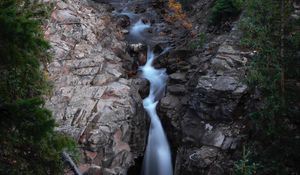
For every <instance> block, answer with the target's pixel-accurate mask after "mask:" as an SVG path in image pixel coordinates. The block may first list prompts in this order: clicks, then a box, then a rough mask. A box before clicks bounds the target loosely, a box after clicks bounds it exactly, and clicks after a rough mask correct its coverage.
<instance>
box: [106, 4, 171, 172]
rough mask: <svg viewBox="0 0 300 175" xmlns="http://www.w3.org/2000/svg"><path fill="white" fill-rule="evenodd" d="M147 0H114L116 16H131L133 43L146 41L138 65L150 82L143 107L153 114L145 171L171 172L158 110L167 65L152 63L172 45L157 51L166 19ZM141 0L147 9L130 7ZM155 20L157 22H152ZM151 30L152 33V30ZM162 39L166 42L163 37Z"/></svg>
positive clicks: (142, 76) (144, 162)
mask: <svg viewBox="0 0 300 175" xmlns="http://www.w3.org/2000/svg"><path fill="white" fill-rule="evenodd" d="M148 3H150V2H148V1H127V2H124V1H111V2H110V4H111V5H112V6H113V7H114V8H115V10H114V11H113V14H114V15H116V16H124V15H125V16H128V17H129V19H130V26H129V27H128V31H129V33H128V35H127V36H126V39H127V41H128V42H129V43H131V44H138V43H143V44H145V45H146V46H147V48H148V49H147V62H146V64H145V65H141V66H140V67H139V72H140V74H141V78H144V79H147V80H148V81H149V82H150V92H149V96H148V97H146V98H145V99H144V100H143V106H144V109H145V110H146V111H147V114H148V116H149V117H150V120H151V123H150V128H149V135H148V141H147V146H146V151H145V154H144V160H143V168H142V172H141V174H142V175H172V174H173V168H172V159H171V151H170V146H169V143H168V140H167V137H166V134H165V132H164V128H163V126H162V124H161V121H160V119H159V116H158V114H157V111H156V106H157V104H158V102H159V100H160V99H161V98H162V97H163V96H164V95H165V89H166V82H167V79H168V75H167V74H166V70H165V69H156V68H154V66H153V64H154V61H155V59H156V58H158V57H159V56H161V55H162V54H164V53H165V52H167V51H168V50H170V49H171V48H170V47H165V48H162V51H160V53H155V52H154V46H155V45H156V44H158V43H159V42H160V40H161V38H160V37H159V32H160V29H161V28H162V26H163V25H164V24H163V23H159V20H158V19H157V18H158V15H157V14H156V12H155V11H154V10H153V9H151V8H150V7H149V6H150V4H149V5H148ZM141 4H143V5H146V7H145V8H146V12H144V13H143V14H142V15H140V14H137V13H134V12H133V11H132V10H131V8H133V5H134V6H135V7H138V6H140V5H141ZM150 21H155V22H150ZM149 30H151V32H149ZM150 33H151V34H150ZM161 42H165V43H166V42H167V41H164V40H161Z"/></svg>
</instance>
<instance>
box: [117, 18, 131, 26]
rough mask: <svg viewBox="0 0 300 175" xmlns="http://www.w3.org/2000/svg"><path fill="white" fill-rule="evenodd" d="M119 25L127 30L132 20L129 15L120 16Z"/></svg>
mask: <svg viewBox="0 0 300 175" xmlns="http://www.w3.org/2000/svg"><path fill="white" fill-rule="evenodd" d="M117 25H118V26H120V27H121V28H126V27H128V26H129V25H130V19H129V17H128V16H127V15H121V16H118V20H117Z"/></svg>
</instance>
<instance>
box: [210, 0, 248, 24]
mask: <svg viewBox="0 0 300 175" xmlns="http://www.w3.org/2000/svg"><path fill="white" fill-rule="evenodd" d="M242 2H243V1H242V0H216V1H215V3H214V6H213V8H212V14H211V24H212V25H220V24H221V23H223V22H226V21H227V20H229V19H230V18H234V17H236V16H238V15H239V14H240V12H241V10H242Z"/></svg>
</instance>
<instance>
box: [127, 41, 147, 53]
mask: <svg viewBox="0 0 300 175" xmlns="http://www.w3.org/2000/svg"><path fill="white" fill-rule="evenodd" d="M129 48H130V49H131V50H133V51H134V52H140V51H142V50H144V49H145V46H144V45H143V44H142V43H138V44H130V45H129Z"/></svg>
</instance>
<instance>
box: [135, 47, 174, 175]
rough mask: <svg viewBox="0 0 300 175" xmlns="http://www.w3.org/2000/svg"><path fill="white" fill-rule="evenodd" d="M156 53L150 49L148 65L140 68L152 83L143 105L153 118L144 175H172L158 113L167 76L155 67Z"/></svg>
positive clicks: (144, 76) (169, 155)
mask: <svg viewBox="0 0 300 175" xmlns="http://www.w3.org/2000/svg"><path fill="white" fill-rule="evenodd" d="M154 58H155V57H154V53H153V51H152V50H151V49H150V48H148V55H147V63H146V64H145V65H144V66H142V67H141V68H140V70H141V71H142V77H143V78H146V79H147V80H149V82H150V93H149V96H148V97H147V98H145V99H144V100H143V105H144V108H145V110H146V111H147V113H148V115H149V117H150V118H151V125H150V130H149V136H148V144H147V148H146V153H145V157H144V162H143V174H144V175H172V174H173V169H172V161H171V152H170V147H169V144H168V141H167V137H166V135H165V132H164V130H163V127H162V125H161V122H160V119H159V117H158V115H157V112H156V105H157V103H158V100H159V99H160V98H161V97H162V96H163V94H164V92H165V86H166V80H167V74H166V72H165V70H164V69H155V68H154V67H153V65H152V64H153V61H154Z"/></svg>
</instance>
